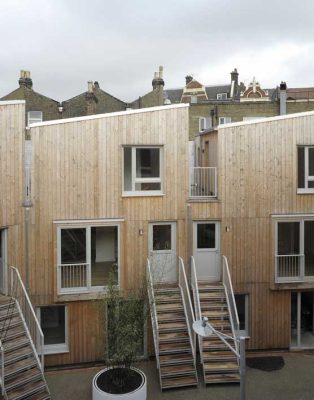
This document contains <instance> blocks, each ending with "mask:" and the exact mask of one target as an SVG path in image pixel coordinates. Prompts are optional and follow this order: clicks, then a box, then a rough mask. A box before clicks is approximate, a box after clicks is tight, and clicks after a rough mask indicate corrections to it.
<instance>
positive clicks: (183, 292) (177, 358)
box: [147, 258, 198, 390]
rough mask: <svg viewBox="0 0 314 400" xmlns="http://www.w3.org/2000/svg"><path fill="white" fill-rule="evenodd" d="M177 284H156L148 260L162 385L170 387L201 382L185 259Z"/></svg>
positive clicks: (149, 283) (150, 296) (156, 352)
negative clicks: (197, 370) (199, 379)
mask: <svg viewBox="0 0 314 400" xmlns="http://www.w3.org/2000/svg"><path fill="white" fill-rule="evenodd" d="M179 271H180V272H179V283H178V284H177V285H167V284H158V285H156V284H155V285H154V284H153V279H152V275H151V268H150V263H149V260H148V261H147V275H148V293H149V301H150V311H151V319H152V327H153V336H154V344H155V354H156V362H157V368H158V369H159V378H160V387H161V390H163V389H170V388H176V387H183V386H195V385H197V383H198V378H197V372H196V364H195V356H196V354H195V339H194V335H193V334H192V332H191V322H193V321H194V314H193V310H192V305H191V302H190V300H189V294H188V287H187V282H186V276H185V271H184V265H183V261H182V259H180V258H179Z"/></svg>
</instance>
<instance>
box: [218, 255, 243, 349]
mask: <svg viewBox="0 0 314 400" xmlns="http://www.w3.org/2000/svg"><path fill="white" fill-rule="evenodd" d="M222 283H223V285H224V288H225V293H226V299H227V304H228V310H229V316H230V322H231V330H232V336H233V337H234V346H235V348H236V351H237V352H239V344H238V341H237V340H236V339H237V338H238V337H239V331H240V322H239V316H238V310H237V305H236V302H235V298H234V292H233V287H232V281H231V276H230V271H229V266H228V260H227V257H226V256H222Z"/></svg>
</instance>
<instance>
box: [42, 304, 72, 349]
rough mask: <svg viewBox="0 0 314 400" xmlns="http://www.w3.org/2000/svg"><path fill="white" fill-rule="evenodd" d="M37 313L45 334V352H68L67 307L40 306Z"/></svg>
mask: <svg viewBox="0 0 314 400" xmlns="http://www.w3.org/2000/svg"><path fill="white" fill-rule="evenodd" d="M37 314H38V316H39V320H40V325H41V329H42V331H43V334H44V352H45V354H52V353H65V352H68V351H69V348H68V338H67V325H68V321H67V307H66V306H54V305H53V306H45V307H39V309H38V311H37Z"/></svg>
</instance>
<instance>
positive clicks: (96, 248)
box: [57, 223, 120, 294]
mask: <svg viewBox="0 0 314 400" xmlns="http://www.w3.org/2000/svg"><path fill="white" fill-rule="evenodd" d="M57 229H58V230H57V248H58V265H57V269H58V270H57V278H58V294H65V293H67V294H75V293H80V292H85V293H86V292H93V291H94V292H97V291H98V292H99V291H102V290H104V289H106V287H107V286H108V284H109V281H111V283H112V284H114V285H119V280H120V272H119V271H120V267H119V265H120V256H119V254H120V226H119V224H112V223H108V224H106V225H103V224H99V225H88V226H86V225H85V226H84V225H78V226H74V225H65V226H59V227H58V228H57Z"/></svg>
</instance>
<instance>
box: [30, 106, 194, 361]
mask: <svg viewBox="0 0 314 400" xmlns="http://www.w3.org/2000/svg"><path fill="white" fill-rule="evenodd" d="M31 140H32V143H33V160H32V201H33V207H32V211H31V213H32V215H31V234H30V236H31V265H32V269H31V290H32V298H33V300H34V302H35V303H36V305H49V304H53V303H56V302H59V304H67V305H68V312H69V318H70V320H71V324H69V329H70V332H69V334H70V346H71V347H70V353H68V354H63V355H62V354H60V355H56V356H49V357H47V359H48V364H49V365H53V364H68V363H76V362H82V361H92V360H96V359H99V357H100V353H99V352H100V350H99V347H101V351H103V345H101V346H99V343H98V342H97V340H96V336H95V335H94V334H93V335H94V336H95V340H94V342H93V341H92V342H91V343H89V336H90V332H91V331H92V330H93V328H92V327H91V325H90V324H93V323H94V322H93V321H92V320H94V319H97V318H98V317H97V310H96V311H95V310H92V308H91V307H93V306H92V304H93V303H94V302H95V301H92V300H91V301H83V300H85V297H84V295H83V296H82V297H81V300H82V301H71V300H74V298H72V299H71V298H70V297H71V295H68V296H66V297H62V296H61V297H62V298H59V297H58V296H57V286H56V269H57V267H56V265H57V225H56V224H54V221H56V220H83V219H88V220H89V219H99V218H100V219H108V218H118V219H122V221H121V222H119V224H120V264H121V267H120V274H121V275H120V283H121V287H122V288H123V289H127V288H130V287H134V286H136V285H138V284H139V282H140V280H141V278H142V277H143V274H144V272H145V267H146V258H147V255H148V231H149V229H148V226H149V223H150V222H153V221H176V222H177V255H181V256H182V257H184V259H186V248H187V246H186V223H185V219H186V201H187V197H188V158H187V157H188V107H186V106H179V107H169V108H166V109H163V110H158V109H157V110H153V109H152V110H146V111H144V112H143V111H139V112H134V111H133V112H129V113H124V114H116V115H114V114H113V115H109V114H107V115H105V116H104V117H95V118H87V119H83V120H73V121H70V120H69V121H67V122H64V121H62V122H60V123H55V124H39V125H38V126H34V127H32V128H31ZM124 145H160V146H162V148H163V159H164V162H163V177H164V178H163V184H164V190H163V192H164V195H162V196H139V197H123V196H122V191H123V190H122V189H123V188H122V184H123V168H122V165H123V146H124ZM140 229H143V231H144V235H139V230H140ZM79 297H80V296H77V297H75V300H77V299H78V298H79ZM91 297H93V296H91ZM94 297H97V296H94ZM89 303H90V304H89ZM81 307H83V308H82V309H81ZM95 329H96V331H97V329H98V331H97V332H99V327H96V328H95ZM71 332H72V333H71ZM99 340H100V341H101V340H102V339H101V335H100V339H99ZM96 342H97V343H96ZM88 346H89V350H88V349H87V347H88ZM85 347H86V349H85ZM82 348H83V350H82ZM84 349H85V350H84ZM84 351H86V352H85V353H84Z"/></svg>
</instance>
